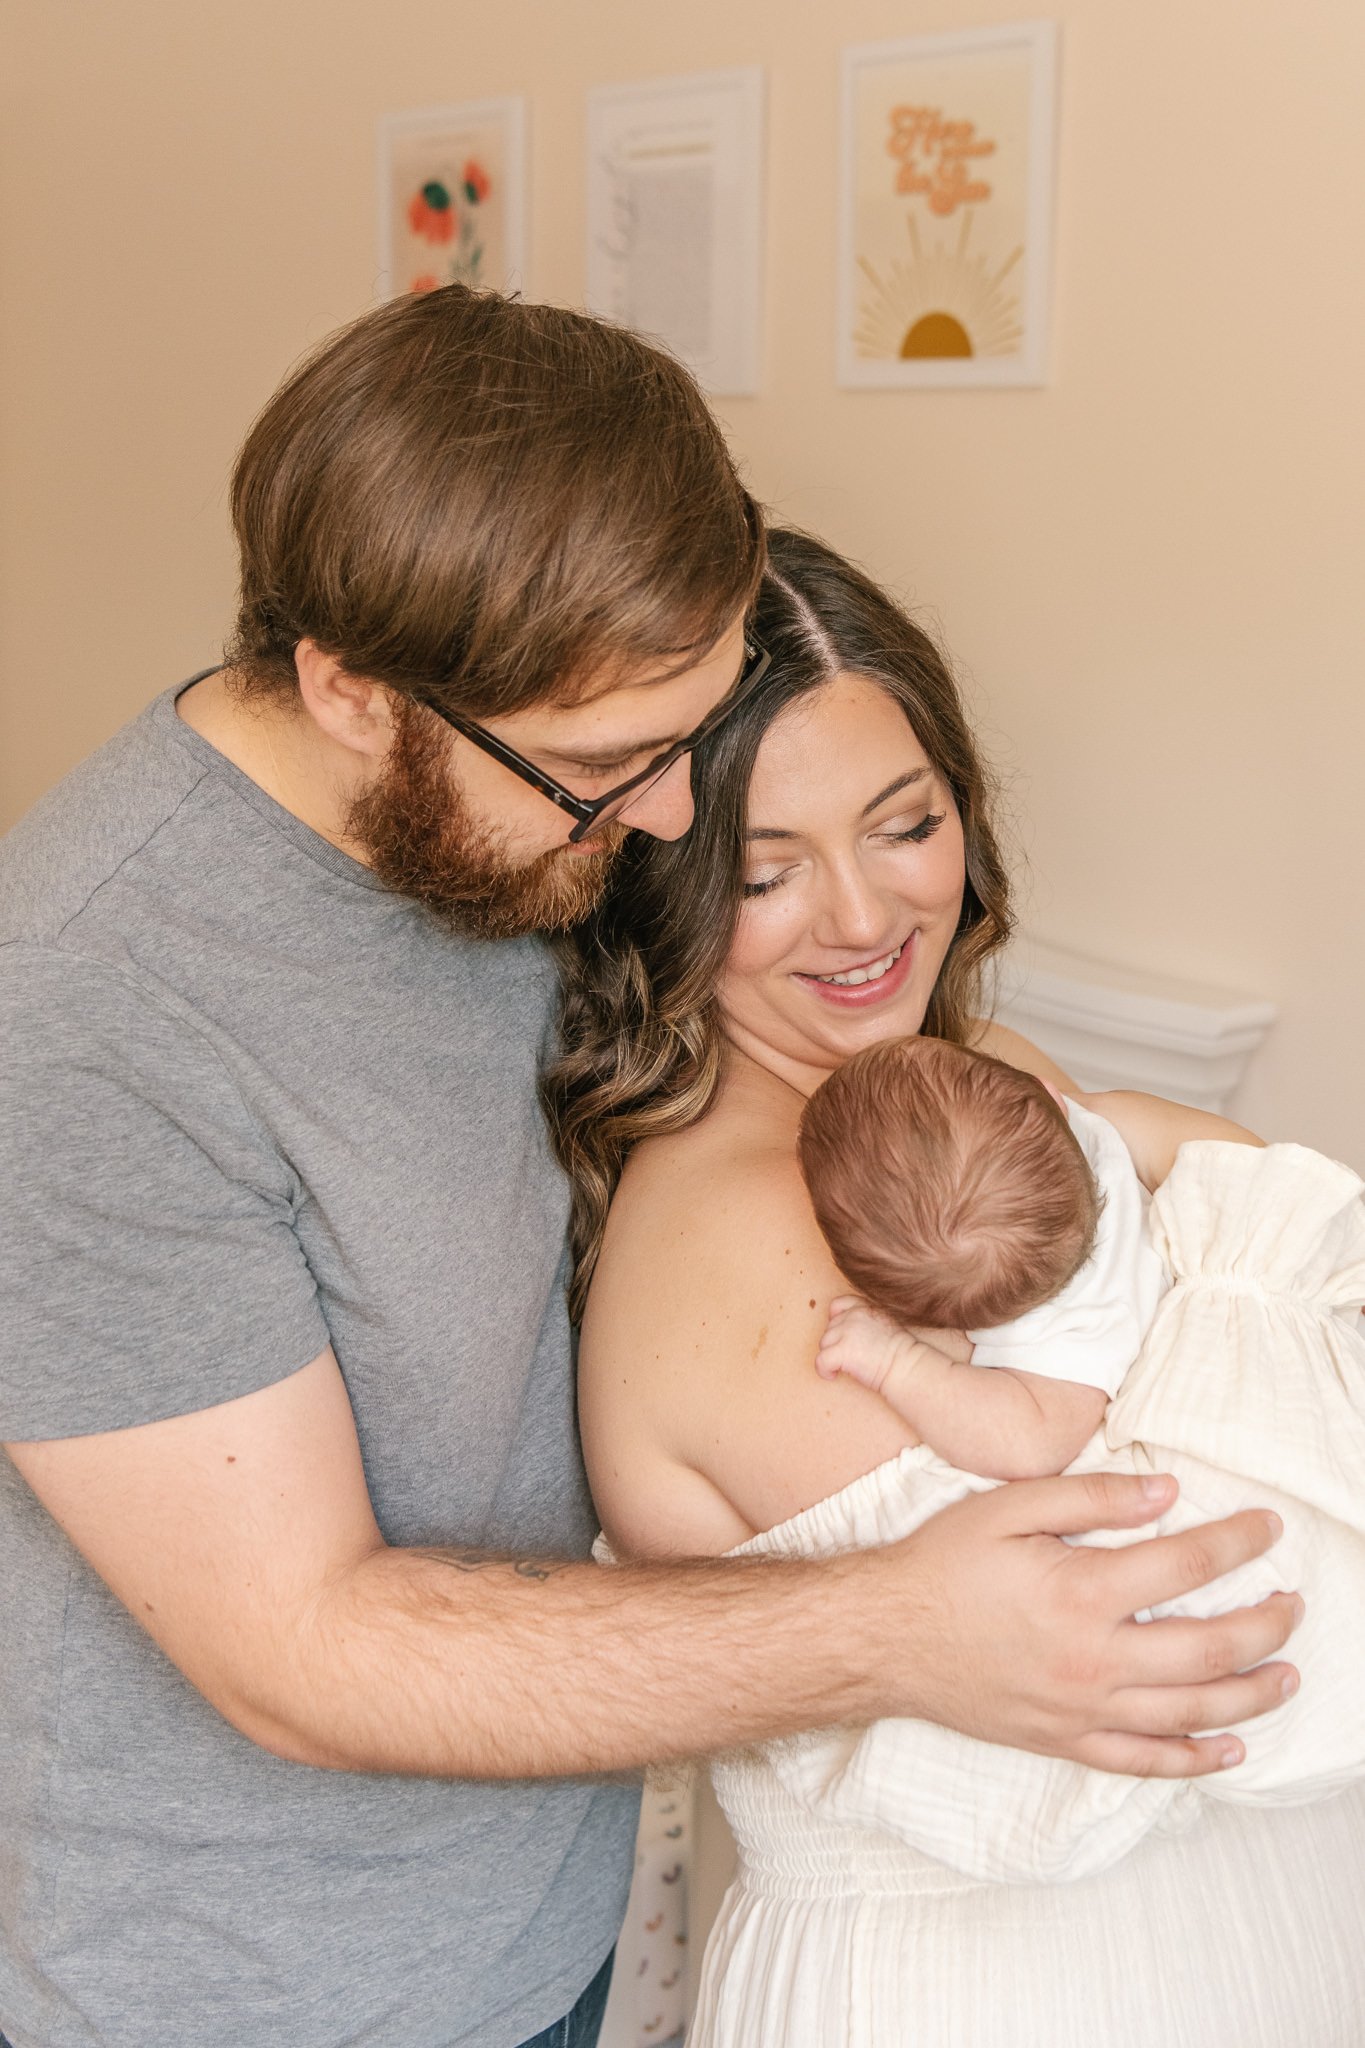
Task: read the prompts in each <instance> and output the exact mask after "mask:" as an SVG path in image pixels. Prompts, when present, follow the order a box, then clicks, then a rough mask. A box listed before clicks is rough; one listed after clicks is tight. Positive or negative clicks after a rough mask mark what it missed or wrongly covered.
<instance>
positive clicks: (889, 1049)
mask: <svg viewBox="0 0 1365 2048" xmlns="http://www.w3.org/2000/svg"><path fill="white" fill-rule="evenodd" d="M800 1152H801V1170H802V1172H803V1173H804V1175H805V1177H806V1186H807V1187H808V1188H809V1190H810V1197H811V1201H812V1202H813V1203H814V1205H815V1214H816V1216H817V1218H818V1219H819V1223H820V1228H821V1229H822V1230H823V1232H824V1234H825V1236H826V1238H827V1239H828V1240H829V1245H830V1249H831V1251H832V1252H833V1253H834V1256H835V1258H836V1259H837V1261H838V1263H839V1267H840V1269H841V1271H842V1272H844V1273H845V1274H846V1275H847V1276H848V1278H849V1280H850V1281H851V1282H852V1283H853V1285H854V1287H856V1288H857V1289H858V1291H859V1293H860V1294H862V1295H864V1296H865V1297H866V1298H867V1300H868V1301H869V1302H871V1304H872V1306H873V1307H874V1308H878V1309H880V1310H881V1311H882V1313H883V1314H884V1315H888V1316H890V1317H891V1319H892V1320H893V1321H894V1322H897V1323H904V1324H922V1325H925V1326H928V1327H931V1328H934V1329H945V1330H947V1329H954V1330H956V1329H962V1330H970V1329H990V1328H993V1327H995V1326H996V1325H998V1324H1000V1323H1007V1322H1010V1321H1012V1320H1013V1318H1014V1317H1016V1316H1020V1315H1024V1314H1025V1313H1026V1312H1027V1311H1028V1310H1029V1309H1032V1308H1037V1307H1038V1306H1039V1305H1040V1304H1041V1303H1042V1302H1044V1301H1050V1300H1051V1299H1052V1297H1053V1295H1055V1294H1059V1293H1060V1292H1061V1290H1062V1288H1063V1287H1065V1286H1066V1284H1067V1282H1068V1281H1069V1280H1070V1279H1072V1278H1073V1277H1074V1275H1075V1274H1076V1273H1078V1272H1079V1271H1080V1268H1081V1267H1082V1266H1083V1265H1084V1263H1085V1261H1086V1259H1087V1258H1088V1257H1089V1256H1090V1253H1091V1250H1092V1248H1093V1246H1094V1242H1095V1230H1096V1226H1097V1224H1098V1221H1099V1210H1100V1196H1099V1193H1098V1190H1097V1188H1096V1186H1095V1178H1094V1175H1093V1174H1092V1173H1091V1171H1090V1167H1089V1165H1088V1163H1087V1161H1086V1158H1085V1154H1084V1153H1083V1152H1082V1150H1081V1148H1080V1146H1079V1145H1078V1144H1077V1142H1076V1139H1075V1136H1074V1134H1073V1133H1072V1130H1071V1127H1070V1125H1069V1124H1068V1122H1067V1120H1066V1117H1065V1116H1064V1115H1063V1113H1062V1111H1061V1110H1060V1108H1059V1107H1058V1105H1057V1103H1056V1102H1055V1101H1054V1100H1053V1098H1052V1096H1051V1095H1049V1093H1048V1091H1047V1089H1046V1088H1045V1087H1044V1086H1043V1084H1042V1082H1041V1081H1039V1080H1038V1079H1036V1077H1035V1076H1034V1075H1032V1074H1024V1073H1021V1072H1020V1071H1019V1070H1018V1068H1016V1067H1009V1066H1006V1065H1005V1063H1004V1062H1003V1061H1002V1060H997V1059H992V1058H990V1056H989V1055H988V1054H985V1053H979V1052H970V1051H968V1050H967V1048H966V1047H965V1046H960V1045H949V1044H948V1043H947V1042H946V1041H945V1040H944V1039H941V1038H897V1039H888V1040H887V1041H885V1042H884V1043H883V1044H881V1045H874V1046H869V1047H868V1048H867V1050H866V1051H864V1052H860V1053H857V1054H855V1056H854V1057H853V1058H852V1059H850V1060H847V1061H845V1063H844V1065H843V1066H841V1067H839V1068H837V1069H836V1070H835V1072H834V1073H832V1074H831V1075H830V1076H829V1078H828V1080H826V1081H825V1082H823V1083H822V1085H821V1086H820V1087H819V1088H817V1089H816V1091H815V1093H814V1095H812V1096H811V1098H810V1101H809V1102H808V1103H807V1104H806V1109H805V1114H804V1115H803V1117H802V1119H801V1137H800Z"/></svg>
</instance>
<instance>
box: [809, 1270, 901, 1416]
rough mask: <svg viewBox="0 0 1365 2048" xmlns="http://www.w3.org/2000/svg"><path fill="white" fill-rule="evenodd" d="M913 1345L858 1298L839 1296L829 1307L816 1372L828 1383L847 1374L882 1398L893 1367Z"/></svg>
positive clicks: (816, 1362) (816, 1360)
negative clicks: (883, 1389) (827, 1320)
mask: <svg viewBox="0 0 1365 2048" xmlns="http://www.w3.org/2000/svg"><path fill="white" fill-rule="evenodd" d="M913 1342H914V1339H913V1338H907V1336H906V1333H905V1331H904V1330H902V1329H900V1328H899V1327H898V1325H897V1324H895V1323H893V1322H892V1321H891V1320H890V1319H889V1318H888V1317H887V1316H884V1315H880V1314H879V1313H878V1311H877V1310H876V1309H875V1308H869V1307H868V1305H867V1303H866V1302H865V1301H862V1300H860V1299H859V1297H858V1296H857V1295H856V1294H840V1295H838V1296H836V1298H835V1299H834V1300H833V1301H832V1302H831V1303H830V1305H829V1322H828V1323H827V1324H826V1326H825V1334H824V1336H823V1337H822V1338H821V1339H820V1349H819V1350H818V1351H817V1352H816V1354H815V1370H816V1371H817V1372H818V1373H819V1374H820V1377H821V1378H822V1379H826V1380H832V1379H835V1378H837V1376H838V1375H839V1374H840V1373H841V1372H844V1373H847V1374H848V1376H849V1378H850V1379H851V1380H857V1382H858V1384H859V1386H863V1387H870V1388H871V1390H872V1392H873V1393H874V1394H880V1392H881V1391H882V1388H883V1386H884V1385H885V1383H886V1378H887V1375H888V1373H889V1372H890V1371H891V1368H892V1366H893V1365H894V1364H895V1363H896V1361H897V1359H898V1358H899V1357H900V1355H901V1353H902V1351H903V1350H904V1349H905V1347H906V1345H907V1343H913Z"/></svg>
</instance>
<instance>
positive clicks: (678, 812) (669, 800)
mask: <svg viewBox="0 0 1365 2048" xmlns="http://www.w3.org/2000/svg"><path fill="white" fill-rule="evenodd" d="M691 771H692V757H691V755H690V754H684V755H683V756H682V757H681V759H679V760H677V761H675V762H674V763H673V766H672V767H671V768H669V769H667V770H666V771H665V772H664V773H663V774H662V775H661V776H660V777H659V779H658V781H657V782H651V783H650V785H649V787H648V789H645V790H642V791H641V792H640V794H639V796H637V797H636V799H635V801H634V803H633V804H629V805H628V806H627V807H626V809H625V810H624V811H622V813H621V823H622V824H623V825H629V826H631V827H632V829H633V830H635V831H637V832H648V833H650V834H651V835H652V836H653V837H654V838H655V839H682V838H683V837H685V835H686V834H687V833H688V832H690V831H691V829H692V819H693V816H694V811H695V807H694V805H693V802H692V772H691Z"/></svg>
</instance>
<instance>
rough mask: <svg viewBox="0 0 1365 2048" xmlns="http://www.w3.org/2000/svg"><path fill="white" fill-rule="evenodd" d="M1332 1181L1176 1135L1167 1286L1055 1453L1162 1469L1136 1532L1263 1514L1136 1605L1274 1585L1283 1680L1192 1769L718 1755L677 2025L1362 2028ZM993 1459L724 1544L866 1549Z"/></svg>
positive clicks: (1353, 1567)
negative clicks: (1266, 1517)
mask: <svg viewBox="0 0 1365 2048" xmlns="http://www.w3.org/2000/svg"><path fill="white" fill-rule="evenodd" d="M1361 1193H1362V1188H1361V1183H1360V1182H1359V1180H1358V1179H1357V1178H1356V1176H1355V1175H1354V1174H1351V1173H1349V1172H1348V1170H1347V1169H1346V1168H1344V1167H1339V1166H1335V1165H1334V1164H1333V1163H1332V1162H1331V1161H1329V1160H1325V1159H1323V1158H1321V1157H1320V1156H1319V1155H1317V1154H1315V1153H1311V1152H1307V1151H1305V1150H1303V1149H1302V1148H1301V1147H1298V1146H1272V1147H1270V1148H1268V1149H1267V1150H1265V1151H1256V1150H1254V1149H1252V1148H1249V1147H1243V1146H1225V1145H1212V1144H1203V1143H1201V1144H1196V1145H1189V1146H1186V1147H1184V1148H1183V1149H1182V1151H1181V1153H1180V1155H1179V1157H1178V1159H1177V1161H1176V1166H1175V1170H1174V1171H1173V1173H1172V1174H1171V1176H1170V1178H1169V1179H1168V1180H1167V1182H1166V1183H1165V1185H1164V1186H1163V1188H1162V1189H1161V1190H1160V1191H1159V1193H1158V1195H1157V1196H1156V1198H1155V1200H1154V1202H1153V1206H1152V1215H1151V1227H1152V1231H1153V1241H1154V1243H1155V1244H1156V1246H1157V1248H1158V1250H1159V1251H1160V1252H1161V1254H1162V1256H1163V1258H1164V1259H1165V1261H1166V1263H1167V1266H1168V1268H1169V1270H1170V1272H1171V1274H1172V1278H1173V1282H1174V1284H1173V1286H1172V1287H1171V1289H1170V1291H1169V1292H1168V1293H1167V1294H1166V1296H1165V1297H1164V1299H1163V1301H1162V1303H1161V1306H1160V1308H1159V1309H1158V1312H1157V1315H1156V1319H1155V1321H1154V1323H1153V1326H1152V1329H1151V1331H1150V1333H1149V1335H1148V1338H1147V1340H1146V1343H1145V1344H1144V1346H1143V1350H1142V1353H1141V1355H1140V1357H1139V1359H1138V1362H1137V1364H1136V1365H1135V1366H1134V1367H1133V1369H1132V1371H1131V1372H1130V1373H1129V1375H1128V1377H1127V1379H1126V1380H1125V1382H1124V1385H1123V1387H1122V1389H1121V1390H1120V1393H1119V1396H1118V1398H1117V1399H1116V1400H1115V1401H1114V1403H1113V1404H1112V1405H1111V1407H1110V1410H1109V1412H1108V1415H1107V1417H1106V1427H1105V1430H1104V1432H1103V1433H1102V1434H1101V1435H1099V1436H1097V1437H1096V1439H1095V1441H1094V1442H1093V1443H1092V1444H1091V1445H1090V1446H1089V1447H1088V1449H1087V1452H1086V1453H1085V1454H1084V1455H1083V1457H1082V1458H1081V1459H1080V1460H1078V1461H1077V1464H1076V1466H1075V1467H1073V1468H1072V1469H1082V1470H1083V1469H1094V1468H1095V1467H1097V1466H1105V1467H1107V1468H1109V1469H1117V1470H1126V1471H1132V1470H1135V1469H1136V1470H1151V1469H1160V1470H1163V1471H1174V1472H1175V1473H1176V1475H1177V1477H1178V1478H1179V1479H1180V1481H1181V1487H1182V1493H1181V1499H1180V1500H1179V1502H1178V1503H1177V1505H1176V1507H1175V1508H1174V1509H1173V1510H1172V1511H1171V1513H1170V1515H1169V1516H1167V1517H1163V1519H1162V1522H1161V1523H1159V1524H1158V1525H1157V1529H1156V1532H1152V1533H1157V1532H1159V1531H1160V1530H1161V1529H1163V1528H1175V1527H1184V1526H1187V1525H1188V1523H1190V1522H1192V1521H1195V1520H1202V1519H1205V1518H1207V1517H1208V1516H1210V1515H1217V1514H1224V1513H1227V1512H1230V1511H1231V1510H1232V1509H1233V1508H1235V1507H1238V1506H1242V1505H1249V1504H1252V1503H1259V1504H1265V1505H1269V1506H1273V1507H1275V1508H1276V1509H1277V1510H1278V1511H1279V1512H1280V1514H1281V1515H1282V1516H1283V1518H1284V1521H1285V1536H1284V1538H1283V1539H1282V1540H1281V1542H1280V1543H1279V1544H1278V1545H1276V1547H1275V1549H1274V1550H1273V1551H1272V1552H1271V1553H1270V1554H1269V1555H1268V1557H1267V1558H1265V1559H1260V1560H1257V1561H1256V1562H1255V1563H1254V1564H1252V1565H1249V1566H1246V1567H1243V1568H1242V1570H1241V1571H1239V1572H1238V1573H1235V1574H1232V1575H1230V1576H1229V1577H1228V1578H1227V1579H1224V1580H1222V1581H1219V1582H1218V1584H1217V1585H1216V1586H1215V1587H1214V1588H1211V1589H1206V1590H1205V1591H1203V1592H1201V1594H1199V1595H1197V1596H1195V1597H1193V1598H1191V1599H1190V1600H1188V1601H1185V1602H1182V1603H1178V1605H1177V1606H1174V1607H1172V1608H1170V1609H1162V1610H1161V1611H1162V1612H1163V1613H1164V1612H1171V1611H1181V1612H1189V1613H1195V1612H1200V1613H1208V1612H1215V1611H1218V1609H1220V1608H1226V1607H1229V1606H1235V1605H1240V1604H1242V1603H1243V1602H1244V1601H1248V1600H1254V1599H1258V1598H1260V1597H1261V1596H1262V1594H1263V1593H1265V1592H1267V1591H1270V1590H1272V1589H1273V1588H1274V1587H1276V1586H1279V1585H1296V1586H1299V1587H1300V1588H1301V1589H1302V1590H1303V1591H1304V1593H1305V1596H1306V1599H1307V1601H1308V1617H1307V1619H1306V1620H1305V1622H1304V1625H1303V1627H1302V1628H1301V1629H1300V1630H1299V1632H1298V1633H1297V1635H1296V1636H1295V1638H1294V1643H1293V1649H1292V1653H1291V1654H1292V1655H1293V1658H1294V1661H1295V1662H1296V1663H1297V1664H1298V1665H1299V1666H1300V1669H1301V1670H1302V1673H1303V1685H1302V1688H1301V1691H1300V1693H1299V1695H1298V1696H1297V1697H1296V1699H1294V1700H1293V1701H1291V1702H1290V1703H1289V1704H1288V1705H1287V1706H1285V1707H1283V1708H1281V1709H1279V1710H1277V1711H1276V1712H1275V1713H1274V1714H1271V1715H1268V1716H1265V1717H1263V1718H1262V1719H1261V1720H1260V1721H1258V1722H1256V1723H1250V1724H1248V1726H1247V1727H1246V1729H1245V1730H1244V1731H1243V1734H1244V1737H1245V1740H1246V1742H1247V1748H1248V1755H1247V1760H1246V1762H1245V1763H1244V1764H1242V1765H1241V1766H1239V1767H1238V1769H1237V1770H1235V1771H1231V1772H1226V1773H1222V1774H1220V1775H1219V1776H1217V1777H1215V1778H1213V1779H1207V1780H1201V1781H1199V1782H1198V1783H1188V1782H1186V1783H1179V1784H1170V1783H1166V1782H1154V1781H1148V1780H1140V1779H1127V1778H1117V1777H1113V1776H1111V1775H1109V1774H1106V1773H1102V1772H1095V1771H1088V1770H1085V1769H1084V1768H1082V1767H1080V1766H1076V1765H1070V1764H1064V1763H1060V1762H1058V1761H1056V1760H1054V1759H1047V1758H1040V1757H1034V1756H1030V1755H1025V1754H1024V1753H1023V1752H1021V1751H1015V1750H1007V1749H1002V1748H999V1747H996V1746H994V1745H991V1744H985V1743H978V1742H973V1741H971V1740H970V1739H969V1738H967V1737H965V1736H961V1735H958V1734H956V1733H954V1732H953V1731H950V1730H946V1729H941V1728H937V1727H933V1726H931V1725H929V1724H927V1723H923V1722H913V1721H884V1722H879V1723H877V1724H875V1725H874V1726H873V1727H872V1728H870V1729H866V1730H849V1731H832V1732H825V1733H822V1734H816V1735H812V1736H809V1737H801V1738H797V1739H795V1740H792V1741H787V1742H777V1743H771V1744H768V1745H766V1746H764V1747H763V1748H761V1749H754V1750H751V1751H747V1752H744V1753H743V1754H741V1755H738V1756H735V1757H731V1758H726V1759H721V1760H719V1761H718V1762H717V1763H716V1764H715V1765H714V1766H713V1777H714V1781H715V1786H716V1791H717V1795H718V1797H719V1799H720V1801H721V1804H722V1806H723V1807H724V1808H725V1811H726V1814H727V1816H728V1818H729V1821H730V1825H731V1828H732V1829H733V1831H734V1834H735V1837H736V1840H737V1842H738V1845H739V1852H740V1862H739V1871H738V1875H737V1877H736V1880H735V1883H734V1884H733V1885H732V1886H731V1889H730V1891H729V1893H728V1894H727V1896H726V1899H725V1902H724V1904H723V1906H722V1908H721V1913H720V1917H719V1919H718V1921H717V1924H716V1927H715V1929H714V1930H713V1933H712V1936H711V1941H710V1944H709V1946H708V1949H707V1954H706V1958H705V1962H704V1966H703V1972H702V1984H701V1991H700V1997H699V2003H698V2010H697V2013H696V2016H695V2019H694V2023H693V2027H692V2031H691V2033H690V2035H689V2048H778V2044H784V2048H872V2044H877V2048H886V2044H892V2043H900V2042H905V2043H907V2044H914V2048H950V2044H951V2048H1149V2044H1155V2043H1158V2042H1159V2043H1160V2044H1161V2048H1362V2044H1365V1939H1363V1938H1362V1910H1363V1909H1362V1903H1361V1902H1362V1900H1365V1339H1362V1336H1361V1333H1360V1323H1359V1314H1358V1311H1359V1309H1360V1307H1361V1305H1362V1302H1365V1210H1362V1205H1361V1199H1360V1198H1361ZM991 1483H992V1482H990V1481H987V1480H982V1479H980V1478H977V1477H975V1476H973V1475H970V1474H967V1473H962V1472H957V1471H955V1470H954V1469H953V1468H952V1467H950V1466H947V1465H945V1464H944V1462H943V1461H942V1460H941V1459H939V1458H937V1457H935V1455H934V1454H933V1453H932V1452H931V1451H929V1450H928V1449H927V1447H925V1446H920V1447H918V1448H916V1449H913V1450H907V1451H904V1452H902V1453H901V1455H900V1456H899V1457H898V1458H896V1459H893V1460H892V1461H891V1462H890V1463H888V1464H886V1465H883V1466H881V1467H879V1468H878V1469H877V1470H876V1471H875V1472H871V1473H869V1474H867V1475H866V1477H864V1478H862V1479H860V1480H857V1481H855V1482H854V1484H853V1485H852V1486H849V1487H846V1488H844V1489H843V1490H842V1491H841V1492H840V1493H838V1494H835V1495H833V1496H831V1498H830V1499H828V1500H826V1501H822V1502H820V1503H819V1504H818V1505H817V1506H816V1507H814V1508H811V1509H809V1510H807V1511H806V1513H804V1514H802V1515H799V1516H797V1517H795V1518H794V1519H793V1520H792V1521H790V1522H786V1523H783V1524H782V1525H781V1526H780V1527H779V1528H777V1529H772V1530H768V1531H766V1532H765V1533H764V1534H763V1535H762V1536H759V1537H756V1538H755V1539H754V1540H753V1541H752V1542H751V1543H749V1544H746V1545H745V1546H743V1550H744V1552H747V1553H756V1554H768V1555H780V1556H820V1555H828V1554H830V1553H832V1552H835V1551H840V1550H847V1549H855V1548H864V1547H868V1546H870V1545H873V1544H879V1543H887V1542H892V1541H895V1540H896V1539H897V1538H899V1537H901V1536H904V1535H907V1534H909V1532H910V1531H911V1530H912V1529H914V1528H915V1527H916V1526H917V1525H918V1524H919V1523H920V1522H921V1521H923V1520H925V1519H926V1518H927V1516H928V1515H930V1514H932V1513H934V1512H936V1511H937V1510H938V1509H939V1508H941V1507H944V1506H946V1505H947V1504H948V1503H949V1502H950V1501H951V1500H954V1499H959V1498H961V1497H962V1495H963V1494H964V1493H965V1492H967V1491H969V1490H980V1489H984V1488H985V1487H987V1486H988V1485H990V1484H991ZM1098 1540H1100V1541H1103V1542H1128V1541H1141V1540H1143V1537H1142V1535H1140V1534H1136V1535H1135V1534H1134V1532H1124V1533H1122V1534H1109V1535H1104V1536H1102V1537H1100V1538H1099V1539H1098ZM1343 1787H1345V1788H1346V1789H1345V1790H1342V1788H1343ZM1305 1800H1311V1801H1314V1802H1315V1803H1312V1804H1303V1803H1300V1802H1303V1801H1305ZM1067 1879H1069V1880H1071V1881H1069V1882H1063V1881H1060V1880H1067Z"/></svg>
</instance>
